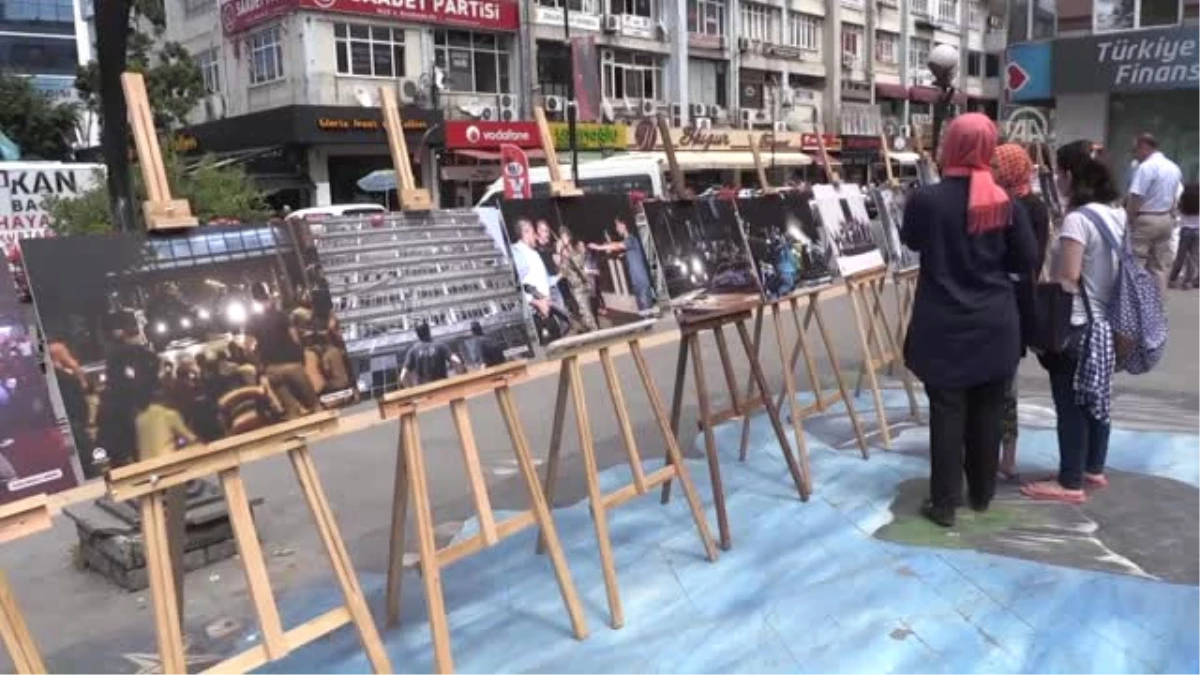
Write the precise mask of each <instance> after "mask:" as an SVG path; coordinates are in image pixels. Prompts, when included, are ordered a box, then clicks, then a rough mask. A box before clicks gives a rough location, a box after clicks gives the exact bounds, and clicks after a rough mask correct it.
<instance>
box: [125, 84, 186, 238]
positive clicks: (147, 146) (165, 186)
mask: <svg viewBox="0 0 1200 675" xmlns="http://www.w3.org/2000/svg"><path fill="white" fill-rule="evenodd" d="M121 89H122V90H123V91H124V93H125V105H126V107H127V108H128V109H129V128H130V131H131V132H132V133H133V144H134V147H135V148H136V149H137V156H138V166H140V167H141V169H142V181H143V182H144V183H145V184H146V201H145V202H143V203H142V215H143V216H144V217H145V219H146V229H147V230H149V231H151V232H153V231H155V230H174V229H179V228H185V227H195V226H196V225H197V224H199V221H198V220H197V219H196V218H195V216H193V215H192V207H191V205H189V204H188V201H187V200H186V199H173V198H172V197H171V185H170V183H169V182H168V181H167V170H166V167H165V165H164V164H163V158H162V149H161V148H160V147H159V145H158V134H157V132H156V131H155V129H154V116H153V115H152V114H151V112H150V100H149V98H147V96H146V81H145V79H144V78H143V77H142V74H141V73H121Z"/></svg>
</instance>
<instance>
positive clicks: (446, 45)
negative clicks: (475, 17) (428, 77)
mask: <svg viewBox="0 0 1200 675" xmlns="http://www.w3.org/2000/svg"><path fill="white" fill-rule="evenodd" d="M433 45H434V46H433V52H434V63H435V64H436V65H437V66H438V67H439V68H441V69H442V72H444V73H445V74H446V81H445V82H446V89H448V90H449V91H457V92H476V93H481V94H508V93H511V92H512V88H511V87H512V85H511V83H510V81H509V71H508V59H509V52H508V38H506V37H498V36H496V35H493V34H491V33H476V32H471V31H463V30H437V31H434V33H433Z"/></svg>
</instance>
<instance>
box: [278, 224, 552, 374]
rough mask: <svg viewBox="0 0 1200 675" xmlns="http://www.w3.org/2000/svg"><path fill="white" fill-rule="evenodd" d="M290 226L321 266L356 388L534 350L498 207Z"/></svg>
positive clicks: (451, 371) (452, 370)
mask: <svg viewBox="0 0 1200 675" xmlns="http://www.w3.org/2000/svg"><path fill="white" fill-rule="evenodd" d="M296 231H297V232H298V240H299V241H301V242H308V247H309V248H311V249H313V250H315V255H316V257H317V259H318V260H319V261H320V264H321V265H322V267H323V270H324V274H325V277H326V279H327V280H328V283H329V292H330V295H331V297H332V301H333V304H334V308H335V311H336V312H337V314H338V317H339V319H340V320H341V322H342V335H343V337H344V338H345V340H346V346H347V351H348V353H349V356H350V359H351V361H352V363H353V364H354V374H355V377H356V380H357V386H358V389H359V391H360V392H363V393H364V394H366V395H369V396H371V397H378V396H381V395H383V394H384V393H386V392H389V391H393V390H395V389H398V388H401V387H407V386H414V385H418V384H425V383H428V382H433V381H436V380H440V379H444V378H446V377H449V376H451V375H454V374H455V373H458V372H464V371H468V370H478V369H482V368H486V367H490V366H494V365H499V364H501V363H504V362H505V361H507V360H509V359H514V358H522V357H526V356H531V355H532V350H531V347H530V344H529V335H528V331H527V330H526V320H525V312H524V307H523V303H522V300H521V295H520V292H519V290H518V288H517V285H516V281H515V279H514V277H513V267H512V262H511V261H510V259H509V256H508V243H507V240H506V239H505V235H504V226H503V223H502V222H501V220H500V214H499V212H498V211H497V210H496V209H486V208H480V209H443V210H437V211H414V212H405V213H389V214H386V215H381V214H372V215H368V216H357V217H349V218H331V219H325V220H320V221H314V222H311V223H303V224H301V225H300V227H299V229H297V230H296Z"/></svg>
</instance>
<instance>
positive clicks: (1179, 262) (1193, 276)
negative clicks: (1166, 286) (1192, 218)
mask: <svg viewBox="0 0 1200 675" xmlns="http://www.w3.org/2000/svg"><path fill="white" fill-rule="evenodd" d="M1198 245H1200V230H1194V229H1192V228H1189V227H1184V228H1181V229H1180V230H1179V250H1178V251H1177V252H1176V253H1175V264H1174V265H1172V266H1171V274H1170V275H1169V276H1168V278H1167V281H1169V282H1171V283H1175V280H1176V279H1178V278H1179V273H1180V272H1183V283H1185V284H1194V283H1196V282H1197V279H1198V278H1200V274H1198V273H1197V270H1198V267H1197V265H1198V264H1200V258H1198V256H1200V251H1198V250H1197V249H1198V248H1200V246H1198Z"/></svg>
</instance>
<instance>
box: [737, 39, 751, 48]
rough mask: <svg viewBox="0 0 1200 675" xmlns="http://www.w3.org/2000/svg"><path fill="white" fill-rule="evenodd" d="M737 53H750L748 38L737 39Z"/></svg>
mask: <svg viewBox="0 0 1200 675" xmlns="http://www.w3.org/2000/svg"><path fill="white" fill-rule="evenodd" d="M738 51H739V52H748V51H750V38H744V37H740V38H738Z"/></svg>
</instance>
